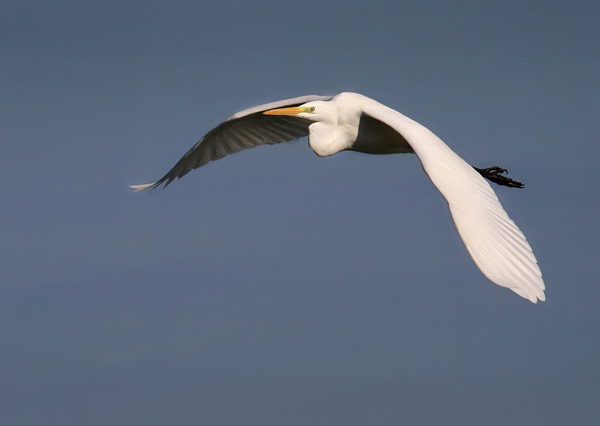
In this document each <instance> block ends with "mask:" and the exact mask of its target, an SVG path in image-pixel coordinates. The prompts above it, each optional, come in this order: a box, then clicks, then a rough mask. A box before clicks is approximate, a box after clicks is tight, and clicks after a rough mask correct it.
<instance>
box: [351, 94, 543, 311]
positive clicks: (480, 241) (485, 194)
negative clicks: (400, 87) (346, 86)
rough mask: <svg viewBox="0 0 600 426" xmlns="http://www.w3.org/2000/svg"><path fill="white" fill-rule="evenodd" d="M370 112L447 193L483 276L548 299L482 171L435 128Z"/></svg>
mask: <svg viewBox="0 0 600 426" xmlns="http://www.w3.org/2000/svg"><path fill="white" fill-rule="evenodd" d="M362 108H363V111H364V113H365V114H367V115H369V116H370V117H372V118H374V119H376V120H380V121H381V122H383V123H385V124H386V125H388V126H390V127H391V128H393V129H395V130H396V131H397V132H398V133H400V134H401V135H402V137H403V138H404V139H406V141H407V142H408V143H409V144H410V146H411V147H412V149H413V150H414V151H415V153H416V154H417V156H418V157H419V160H420V161H421V164H422V165H423V169H424V170H425V172H426V173H427V174H428V175H429V177H430V178H431V180H432V182H433V184H434V185H435V186H436V187H437V188H438V190H439V191H440V192H441V193H442V195H443V196H444V198H446V201H448V205H449V206H450V212H451V214H452V219H453V220H454V224H455V225H456V229H457V230H458V233H459V235H460V237H461V238H462V240H463V242H464V244H465V246H466V247H467V250H468V252H469V254H470V255H471V257H472V258H473V260H474V261H475V264H477V266H478V267H479V269H480V270H481V272H483V274H484V275H485V276H486V277H488V278H489V279H490V280H491V281H493V282H494V283H496V284H499V285H501V286H503V287H508V288H510V289H511V290H513V291H514V292H515V293H517V294H518V295H520V296H522V297H524V298H526V299H529V300H530V301H532V302H533V303H536V302H537V300H538V299H539V300H542V301H543V300H546V297H545V295H544V289H545V286H544V281H543V280H542V273H541V271H540V268H539V267H538V265H537V260H536V258H535V256H534V255H533V252H532V250H531V247H530V246H529V243H528V242H527V239H526V238H525V236H524V235H523V233H522V232H521V230H520V229H519V228H518V227H517V225H515V223H514V222H513V221H512V220H511V219H510V218H509V217H508V215H507V214H506V212H505V211H504V209H503V208H502V204H500V201H499V200H498V197H497V196H496V194H495V192H494V190H493V189H492V188H491V187H490V185H489V184H488V183H487V182H486V181H485V179H484V178H483V177H481V176H480V175H479V173H478V172H477V171H476V170H474V169H473V168H472V167H471V166H470V165H469V164H467V163H466V162H465V161H464V160H463V159H462V158H460V157H459V156H458V155H457V154H456V153H455V152H454V151H452V150H451V149H450V148H448V146H447V145H446V144H445V143H444V142H442V140H441V139H439V138H438V137H437V136H436V135H434V134H433V133H432V132H431V131H430V130H428V129H427V128H425V127H423V126H422V125H420V124H419V123H416V122H415V121H413V120H411V119H409V118H407V117H405V116H404V115H402V114H400V113H399V112H397V111H394V110H393V109H390V108H388V107H386V106H384V105H382V104H380V103H378V102H376V101H374V100H372V99H369V98H364V99H363V101H362Z"/></svg>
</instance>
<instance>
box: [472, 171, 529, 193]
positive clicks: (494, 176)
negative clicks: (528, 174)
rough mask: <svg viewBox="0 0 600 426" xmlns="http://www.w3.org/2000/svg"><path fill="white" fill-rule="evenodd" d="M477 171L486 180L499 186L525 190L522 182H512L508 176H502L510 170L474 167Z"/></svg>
mask: <svg viewBox="0 0 600 426" xmlns="http://www.w3.org/2000/svg"><path fill="white" fill-rule="evenodd" d="M473 168H474V169H475V170H477V171H478V172H479V174H480V175H481V176H483V177H484V178H486V179H488V180H491V181H492V182H494V183H497V184H498V185H503V186H508V187H509V188H524V187H525V185H523V184H522V183H521V182H517V181H516V180H512V179H511V178H509V177H508V176H502V173H507V172H508V170H506V169H503V168H502V167H498V166H494V167H489V168H487V169H478V168H477V167H473Z"/></svg>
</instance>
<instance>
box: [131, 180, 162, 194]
mask: <svg viewBox="0 0 600 426" xmlns="http://www.w3.org/2000/svg"><path fill="white" fill-rule="evenodd" d="M155 183H156V182H152V183H146V184H144V185H129V187H130V188H131V189H133V190H134V191H135V192H139V191H143V190H144V189H148V188H151V187H152V186H154V184H155Z"/></svg>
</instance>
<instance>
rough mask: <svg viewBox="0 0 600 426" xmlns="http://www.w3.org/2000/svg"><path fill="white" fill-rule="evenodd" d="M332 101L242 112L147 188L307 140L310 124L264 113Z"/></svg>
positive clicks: (302, 99)
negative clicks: (258, 150)
mask: <svg viewBox="0 0 600 426" xmlns="http://www.w3.org/2000/svg"><path fill="white" fill-rule="evenodd" d="M329 99H331V97H330V96H303V97H300V98H293V99H286V100H283V101H278V102H273V103H270V104H265V105H260V106H257V107H254V108H250V109H247V110H244V111H240V112H238V113H237V114H235V115H233V116H232V117H231V118H229V119H227V120H226V121H224V122H223V123H221V124H219V125H218V126H217V127H215V128H214V129H212V130H211V131H210V132H208V133H207V134H206V135H205V136H204V137H203V138H202V139H200V141H199V142H198V143H196V145H194V146H193V147H192V148H191V149H190V150H189V151H188V152H186V154H185V155H184V156H183V157H182V158H181V159H180V160H179V161H178V162H177V164H175V166H174V167H173V168H172V169H171V170H169V172H168V173H167V174H166V175H164V176H163V177H162V178H160V179H159V180H158V181H156V182H155V183H153V184H151V185H148V186H151V187H152V188H156V187H158V186H160V185H162V184H164V185H165V186H167V185H169V184H170V183H171V182H172V181H174V180H175V179H179V178H181V177H183V176H185V175H186V174H187V173H189V172H190V171H191V170H193V169H197V168H198V167H202V166H203V165H205V164H206V163H208V162H210V161H215V160H219V159H221V158H223V157H225V156H226V155H228V154H235V153H236V152H239V151H242V150H244V149H250V148H254V147H256V146H260V145H272V144H277V143H282V142H288V141H291V140H294V139H298V138H301V137H303V136H307V135H308V126H309V125H310V124H311V122H310V121H308V120H306V119H303V118H299V117H289V116H281V115H264V114H263V112H265V111H268V110H270V109H274V108H286V107H294V106H299V105H302V104H305V103H307V102H311V101H324V100H329Z"/></svg>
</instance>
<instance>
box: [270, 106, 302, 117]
mask: <svg viewBox="0 0 600 426" xmlns="http://www.w3.org/2000/svg"><path fill="white" fill-rule="evenodd" d="M308 110H310V107H291V108H277V109H270V110H269V111H265V112H263V114H265V115H298V114H301V113H303V112H308Z"/></svg>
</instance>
